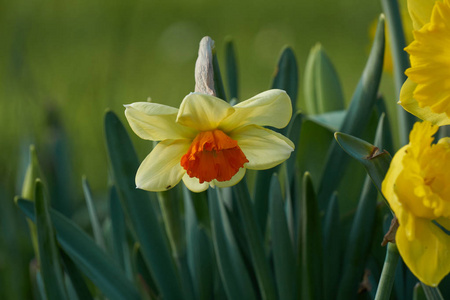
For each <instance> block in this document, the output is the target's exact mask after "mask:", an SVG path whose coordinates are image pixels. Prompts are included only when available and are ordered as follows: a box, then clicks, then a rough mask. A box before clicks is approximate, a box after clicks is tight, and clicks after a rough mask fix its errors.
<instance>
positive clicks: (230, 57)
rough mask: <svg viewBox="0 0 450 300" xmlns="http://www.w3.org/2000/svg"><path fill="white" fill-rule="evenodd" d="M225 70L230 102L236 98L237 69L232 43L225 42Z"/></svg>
mask: <svg viewBox="0 0 450 300" xmlns="http://www.w3.org/2000/svg"><path fill="white" fill-rule="evenodd" d="M225 69H226V73H227V74H226V75H227V81H228V93H229V95H230V100H231V99H233V98H235V99H239V97H238V91H239V90H238V84H239V81H238V79H239V76H238V67H237V62H236V52H235V50H234V43H233V41H232V40H231V39H230V40H227V41H226V42H225Z"/></svg>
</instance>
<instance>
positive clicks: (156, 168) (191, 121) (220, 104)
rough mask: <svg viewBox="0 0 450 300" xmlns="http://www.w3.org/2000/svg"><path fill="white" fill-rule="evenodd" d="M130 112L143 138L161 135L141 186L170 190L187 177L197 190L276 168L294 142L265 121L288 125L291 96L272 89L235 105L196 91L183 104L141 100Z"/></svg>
mask: <svg viewBox="0 0 450 300" xmlns="http://www.w3.org/2000/svg"><path fill="white" fill-rule="evenodd" d="M125 107H126V110H125V115H126V117H127V120H128V122H129V123H130V126H131V128H132V129H133V131H134V132H135V133H136V134H137V135H138V136H139V137H141V138H143V139H147V140H151V141H159V143H158V144H157V145H156V146H155V148H154V149H153V150H152V151H151V152H150V154H149V155H148V156H147V157H146V158H145V159H144V161H143V162H142V164H141V165H140V167H139V169H138V171H137V174H136V186H137V187H138V188H140V189H144V190H149V191H165V190H168V189H170V188H172V187H173V186H175V185H176V184H178V183H179V182H180V180H181V179H183V182H184V183H185V185H186V186H187V187H188V188H189V189H190V190H191V191H194V192H201V191H204V190H206V189H207V188H208V187H209V186H212V187H213V186H218V187H228V186H232V185H234V184H236V183H238V182H239V181H240V180H241V179H242V178H243V177H244V174H245V170H246V169H253V170H263V169H268V168H272V167H274V166H276V165H278V164H280V163H282V162H283V161H285V160H286V159H288V158H289V156H290V154H291V152H292V151H293V150H294V144H293V143H292V142H291V141H290V140H289V139H288V138H286V137H284V136H283V135H281V134H279V133H276V132H274V131H272V130H269V129H266V128H264V127H262V126H272V127H275V128H283V127H285V126H286V125H287V124H288V123H289V120H290V118H291V115H292V106H291V100H290V99H289V96H288V95H287V94H286V92H284V91H282V90H269V91H266V92H263V93H261V94H258V95H256V96H254V97H253V98H251V99H248V100H246V101H243V102H241V103H238V104H236V105H234V106H231V105H230V104H228V103H227V102H225V101H223V100H221V99H219V98H216V97H214V96H210V95H205V94H200V93H191V94H189V95H188V96H186V97H185V98H184V100H183V102H182V103H181V105H180V108H179V109H177V108H173V107H170V106H166V105H162V104H157V103H149V102H137V103H133V104H130V105H126V106H125Z"/></svg>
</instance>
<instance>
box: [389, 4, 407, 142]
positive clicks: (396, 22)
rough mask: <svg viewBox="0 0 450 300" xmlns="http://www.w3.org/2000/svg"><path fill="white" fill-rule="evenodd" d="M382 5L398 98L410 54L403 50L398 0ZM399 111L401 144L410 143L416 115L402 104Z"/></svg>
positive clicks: (403, 36)
mask: <svg viewBox="0 0 450 300" xmlns="http://www.w3.org/2000/svg"><path fill="white" fill-rule="evenodd" d="M381 5H382V6H383V10H384V13H385V14H386V20H387V22H386V23H387V25H388V31H389V36H390V42H391V53H392V61H393V65H394V80H395V90H396V96H397V99H398V98H399V96H400V90H401V88H402V85H403V83H404V82H405V80H406V75H405V71H406V69H408V68H409V67H410V64H409V58H408V54H407V53H406V52H405V50H403V49H404V48H405V47H406V41H405V34H404V31H403V24H402V18H401V16H400V10H399V7H398V2H397V0H381ZM397 113H398V126H399V132H400V143H401V145H406V144H408V137H409V132H410V131H411V129H412V127H413V125H414V122H415V117H414V116H413V115H411V114H410V113H408V112H407V111H406V110H404V109H403V107H401V106H400V105H399V106H398V107H397Z"/></svg>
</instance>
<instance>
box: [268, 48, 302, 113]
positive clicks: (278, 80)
mask: <svg viewBox="0 0 450 300" xmlns="http://www.w3.org/2000/svg"><path fill="white" fill-rule="evenodd" d="M272 88H273V89H281V90H285V91H286V93H287V94H288V95H289V97H290V98H291V101H292V111H297V95H298V67H297V60H296V59H295V54H294V51H293V50H292V49H291V48H290V47H286V48H284V49H283V50H282V52H281V56H280V59H279V60H278V65H277V68H276V70H275V77H274V78H273V80H272Z"/></svg>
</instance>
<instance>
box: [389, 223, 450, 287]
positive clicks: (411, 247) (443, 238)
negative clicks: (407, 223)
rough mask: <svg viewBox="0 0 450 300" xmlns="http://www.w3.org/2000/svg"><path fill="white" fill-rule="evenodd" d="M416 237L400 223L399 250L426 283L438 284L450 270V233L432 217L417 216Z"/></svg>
mask: <svg viewBox="0 0 450 300" xmlns="http://www.w3.org/2000/svg"><path fill="white" fill-rule="evenodd" d="M414 237H415V238H414V239H412V240H411V239H408V236H407V234H406V232H405V230H404V228H403V226H402V223H400V227H399V228H398V230H397V234H396V237H395V240H396V243H397V247H398V250H399V252H400V255H401V256H402V258H403V260H404V261H405V263H406V265H407V266H408V267H409V269H410V270H411V272H412V273H413V274H414V275H415V276H416V277H417V278H419V279H420V281H422V282H423V283H425V284H426V285H429V286H437V285H438V284H439V282H440V281H441V280H442V278H444V276H446V275H447V274H448V273H449V272H450V251H449V249H450V236H448V235H447V234H446V233H445V232H444V231H442V230H441V229H440V228H439V227H438V226H437V225H435V224H433V223H432V222H431V221H430V220H426V219H420V218H417V219H416V220H415V234H414Z"/></svg>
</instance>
